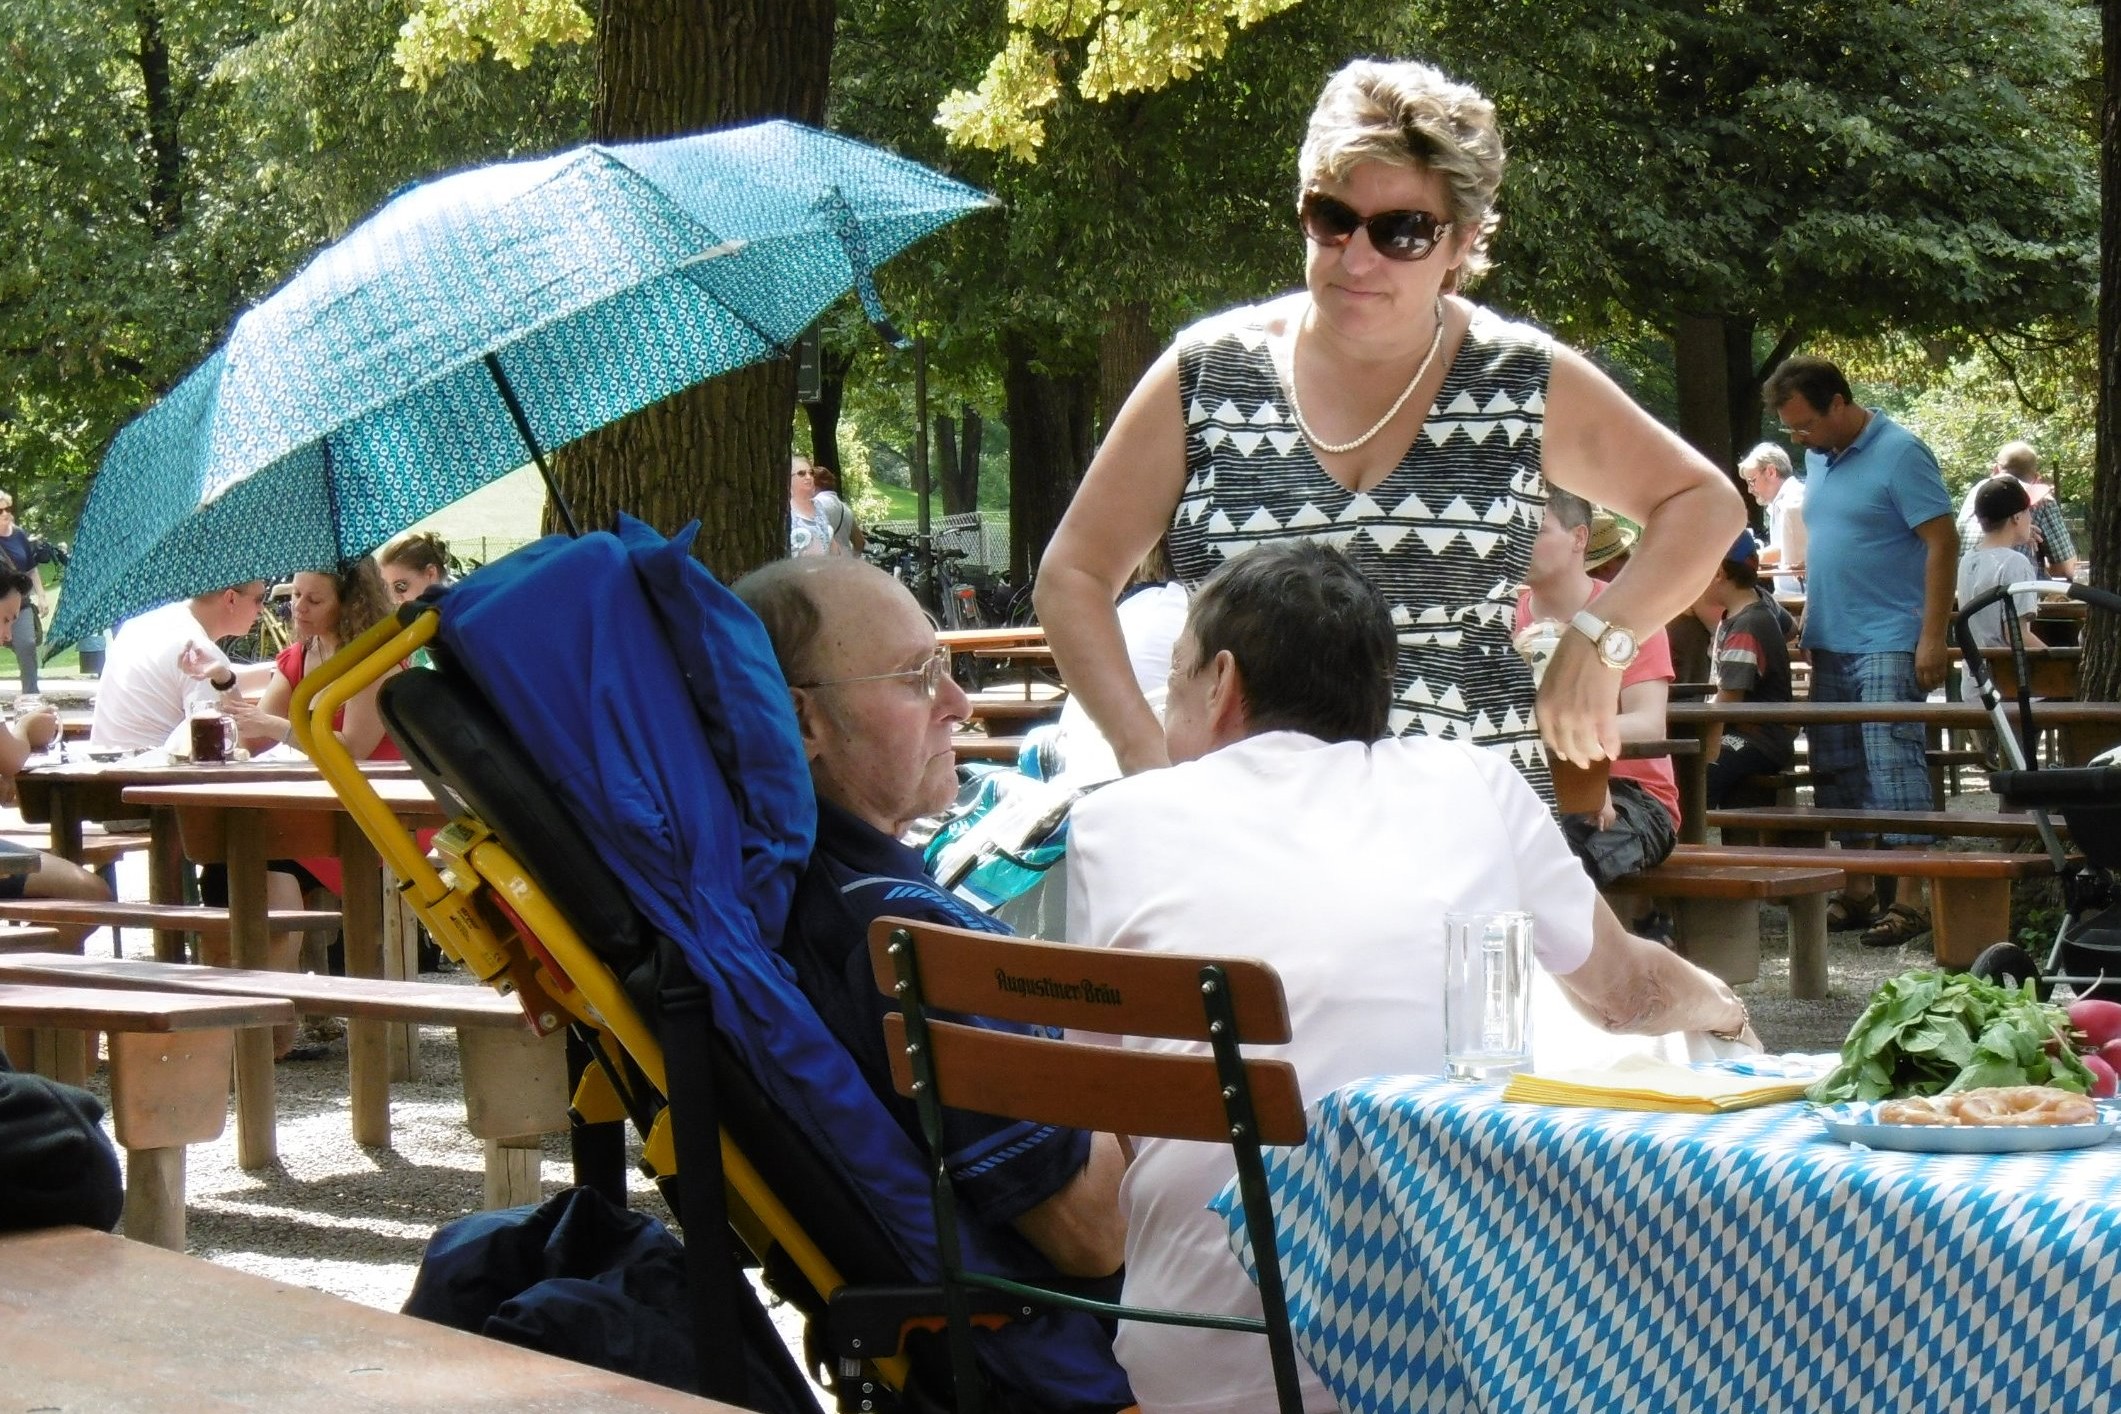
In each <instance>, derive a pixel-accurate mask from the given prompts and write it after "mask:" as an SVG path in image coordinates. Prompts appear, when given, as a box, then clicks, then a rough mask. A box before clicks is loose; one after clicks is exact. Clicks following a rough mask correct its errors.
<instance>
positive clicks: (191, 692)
mask: <svg viewBox="0 0 2121 1414" xmlns="http://www.w3.org/2000/svg"><path fill="white" fill-rule="evenodd" d="M265 589H266V586H265V581H264V580H262V579H254V580H251V581H250V582H249V583H248V584H237V585H231V586H230V587H229V588H227V589H217V590H215V591H214V592H213V593H211V594H201V595H199V596H198V597H197V598H195V599H180V600H178V601H177V602H176V603H174V604H164V605H163V606H162V607H161V608H159V609H151V610H149V611H148V612H147V613H144V614H141V615H140V616H139V617H137V618H132V619H127V620H126V621H125V624H124V626H123V627H121V628H120V629H119V630H118V631H117V633H116V634H115V635H113V636H112V638H111V640H110V650H109V656H108V657H107V658H106V659H105V660H104V664H103V680H102V682H101V683H99V684H98V685H97V687H96V715H95V720H94V721H93V722H91V723H90V725H89V732H88V744H89V745H90V746H91V747H96V748H102V749H105V750H109V751H152V750H154V749H155V748H157V747H160V746H163V745H165V744H167V742H168V741H169V739H170V736H171V734H172V733H174V732H175V731H176V730H177V728H178V727H180V726H182V725H183V724H184V719H185V716H186V715H187V713H188V712H189V710H190V703H191V700H192V698H193V697H194V696H206V695H207V694H205V693H203V692H202V691H201V688H200V684H201V683H205V684H207V685H208V686H210V687H211V689H212V694H211V695H213V696H217V697H223V698H231V699H232V695H233V694H235V693H237V692H239V691H240V690H242V689H243V688H244V687H246V686H249V687H263V686H264V684H265V681H266V679H269V678H270V677H271V676H272V664H270V663H258V664H252V665H251V666H250V668H249V669H248V670H247V671H248V673H249V674H250V677H251V680H250V682H248V683H246V682H245V681H244V671H239V670H238V669H237V668H236V667H235V666H234V665H233V664H231V663H230V662H229V661H228V659H227V657H225V656H224V655H223V654H222V652H221V650H220V648H219V647H218V646H217V644H216V640H217V639H223V638H238V637H241V636H242V635H243V634H246V633H249V632H250V629H251V625H252V624H255V623H256V622H257V621H258V610H259V608H260V607H261V606H262V605H263V604H264V603H265Z"/></svg>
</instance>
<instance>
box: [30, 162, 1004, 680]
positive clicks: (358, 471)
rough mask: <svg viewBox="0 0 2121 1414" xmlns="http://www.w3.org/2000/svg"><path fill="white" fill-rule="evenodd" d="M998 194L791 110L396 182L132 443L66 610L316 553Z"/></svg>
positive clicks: (76, 620)
mask: <svg viewBox="0 0 2121 1414" xmlns="http://www.w3.org/2000/svg"><path fill="white" fill-rule="evenodd" d="M988 204H990V202H989V200H988V198H986V197H985V196H983V195H981V194H980V193H979V192H977V191H974V190H972V189H971V188H970V187H966V186H963V185H961V184H959V183H957V182H953V181H950V180H948V179H947V178H944V177H941V176H938V175H937V174H935V173H933V172H930V171H928V170H927V169H926V168H924V167H921V166H919V165H918V164H916V163H913V162H908V161H906V160H904V159H902V158H899V157H895V156H892V155H891V154H889V153H885V152H880V151H878V150H876V149H874V148H870V147H867V146H865V145H863V144H861V143H858V142H854V141H852V140H850V139H847V138H842V137H838V136H836V135H834V134H830V133H822V132H817V131H815V130H813V129H810V128H805V127H802V126H799V125H797V124H794V123H786V122H774V123H761V124H758V125H755V126H752V127H747V128H737V129H732V130H728V131H724V132H715V133H705V134H701V135H698V136H695V137H687V138H677V139H673V140H670V141H667V142H654V143H640V144H633V145H627V146H613V147H598V146H592V147H583V148H577V149H575V150H573V151H571V152H565V153H561V154H559V155H557V156H554V157H548V158H542V159H538V160H535V161H528V162H515V163H507V164H502V165H498V166H492V167H482V168H478V169H476V170H474V171H469V172H460V173H457V174H455V175H453V176H448V177H443V178H440V179H438V180H436V181H432V182H428V183H425V184H423V185H420V186H417V187H414V188H413V189H411V190H410V191H407V192H405V193H403V194H402V195H400V196H398V197H397V198H396V199H394V200H393V201H391V202H390V204H388V205H387V206H385V207H384V208H383V209H382V210H381V211H379V212H377V213H376V214H375V215H374V216H372V217H370V218H369V219H368V220H367V221H366V222H364V223H363V224H362V225H360V226H358V227H356V228H355V229H354V230H353V231H351V232H349V233H348V234H347V235H346V237H345V238H344V239H342V240H340V241H339V242H338V243H337V244H336V245H334V246H332V247H331V248H330V249H328V250H326V251H325V252H324V253H323V254H321V255H319V256H318V257H317V258H316V259H315V260H313V261H312V262H310V264H309V265H308V266H307V267H305V268H304V269H303V270H302V271H301V272H300V273H299V274H297V275H296V276H295V277H294V278H293V279H292V280H290V281H289V282H288V283H287V284H286V286H284V287H283V288H282V289H280V290H279V291H278V292H277V293H275V294H273V295H272V296H271V297H270V298H268V299H266V300H265V301H263V302H262V303H261V304H259V305H258V306H257V307H256V308H254V309H252V310H251V311H250V312H249V313H247V314H245V315H244V316H243V317H242V318H241V319H239V320H238V321H237V322H236V324H235V327H234V328H233V330H232V331H231V332H230V334H229V338H228V342H227V344H226V345H225V346H224V347H223V348H222V349H221V350H219V351H218V352H216V353H215V354H214V355H213V356H212V357H211V358H209V359H208V360H207V361H206V362H205V363H204V364H202V365H201V366H200V367H199V368H198V369H196V370H195V371H194V372H193V373H192V374H191V376H190V377H188V378H186V379H185V380H184V382H182V383H181V384H179V385H178V386H177V387H176V388H175V389H174V390H172V391H171V392H170V394H169V395H168V396H167V397H166V398H164V399H163V400H162V402H161V403H160V404H158V405H157V406H156V407H154V408H153V409H151V410H150V411H148V412H147V413H146V414H144V415H142V416H141V417H139V418H137V419H135V420H134V421H133V422H132V423H131V424H130V425H128V426H127V427H126V428H125V429H124V430H123V431H122V432H120V433H119V434H118V437H117V439H116V441H114V442H113V443H112V445H111V449H110V453H109V455H108V456H106V457H105V459H104V462H103V465H102V467H101V469H100V470H99V472H98V473H97V476H96V480H95V483H94V485H93V486H92V488H91V490H90V494H89V500H88V505H87V507H86V509H85V510H84V511H83V513H82V517H81V525H80V531H79V535H78V537H77V539H76V542H75V546H74V555H73V564H72V567H71V569H70V571H69V573H68V576H67V585H66V594H65V595H64V596H63V598H62V599H61V602H60V612H59V618H58V622H57V623H55V624H54V625H53V630H52V631H53V635H54V637H55V638H56V639H58V640H61V641H66V640H71V639H72V638H75V637H78V636H79V635H80V634H82V633H84V632H88V631H91V630H94V629H97V628H101V627H104V626H106V625H108V624H110V623H112V622H114V621H115V620H117V619H119V618H121V617H124V616H125V615H127V614H131V613H135V612H137V611H139V610H141V609H146V608H150V607H153V606H154V605H157V604H163V603H167V602H169V601H170V600H172V599H178V598H183V597H185V596H188V595H191V594H196V593H201V592H204V591H207V590H211V589H217V588H220V587H222V586H224V585H229V584H235V583H240V582H243V581H245V580H250V579H256V578H261V577H268V576H277V575H284V574H287V573H291V572H293V571H295V570H301V569H321V568H327V567H329V566H331V565H332V564H334V563H335V562H336V561H337V560H338V559H339V558H341V557H342V556H346V555H354V554H362V553H365V552H367V551H369V550H371V549H373V548H374V547H375V546H377V545H379V544H381V543H382V542H383V541H384V540H386V539H388V538H389V537H391V536H392V535H395V534H396V533H397V532H398V531H400V530H403V529H404V528H405V527H406V526H408V525H410V524H412V523H413V522H414V521H416V520H419V519H420V518H421V517H423V516H426V515H428V514H430V513H432V512H434V511H436V510H439V509H440V508H441V507H443V506H445V505H448V504H449V503H450V502H452V501H455V500H458V499H460V498H462V497H463V496H466V495H468V494H470V493H471V492H472V491H475V490H477V489H478V488H479V487H480V486H482V485H484V484H486V483H487V482H488V481H491V480H493V479H494V478H495V477H497V476H500V475H502V474H503V473H506V472H508V471H512V470H514V469H515V468H516V467H518V466H522V465H524V464H526V463H527V462H528V461H529V460H530V456H529V452H528V449H527V448H526V447H525V446H524V442H523V437H522V435H521V433H520V432H519V431H518V430H517V428H516V425H515V422H514V420H513V419H512V418H511V417H510V415H509V413H508V409H507V405H506V403H505V402H504V401H503V400H502V397H501V394H500V391H499V388H498V386H497V384H496V382H495V380H494V378H493V377H492V375H491V374H490V373H489V371H488V369H487V367H486V364H485V359H486V357H487V355H489V354H490V355H493V356H494V357H495V358H496V360H497V361H498V362H499V363H500V365H501V367H502V370H503V372H504V373H505V375H506V377H507V380H508V382H509V384H510V385H511V386H512V387H513V388H514V390H515V392H516V395H517V396H518V397H519V398H520V400H521V402H522V405H523V408H524V412H525V414H526V418H527V421H528V422H529V424H530V428H531V431H532V434H533V435H534V436H535V438H536V440H537V442H538V445H539V446H540V447H541V448H546V449H549V448H552V447H557V446H561V445H563V444H565V443H567V442H571V441H573V440H574V439H576V438H577V437H580V436H583V435H584V434H585V433H588V432H590V431H593V430H594V429H596V428H598V427H601V426H603V425H604V424H605V423H607V422H610V421H613V420H614V419H616V418H619V417H623V416H625V415H626V414H627V413H629V412H632V411H633V410H634V409H636V408H640V407H645V406H646V405H648V404H649V403H652V402H655V401H657V400H659V399H661V398H665V397H668V396H669V395H670V394H672V393H675V392H677V391H679V390H681V389H683V388H686V387H689V386H691V385H692V384H694V383H698V382H700V381H702V380H704V379H707V378H711V377H714V376H715V375H716V374H719V373H725V372H727V371H729V370H730V369H733V368H738V367H741V366H742V365H744V364H747V363H752V362H755V361H757V360H759V359H763V358H769V357H772V356H774V355H776V354H779V353H784V352H785V351H786V350H787V349H788V347H789V346H790V344H791V343H792V342H793V340H794V339H795V338H796V336H797V335H798V334H800V333H801V332H802V330H803V329H804V328H806V327H807V326H808V325H809V324H810V322H811V321H812V320H813V319H815V318H816V317H817V315H818V314H819V313H820V312H821V311H822V310H823V309H824V308H825V306H826V305H828V304H830V303H831V302H832V301H833V300H834V299H836V298H838V297H839V296H840V295H841V294H842V293H843V292H845V291H846V290H848V289H849V288H854V289H856V290H858V291H859V293H860V294H861V296H862V300H863V304H864V306H865V307H866V308H867V309H868V310H869V311H870V313H871V314H872V316H873V317H875V318H877V319H879V320H881V318H882V313H883V310H882V306H881V304H879V303H878V301H877V299H876V290H875V286H874V283H873V281H872V278H871V275H872V271H873V269H874V267H875V266H877V265H880V264H881V263H883V262H884V261H886V260H888V259H890V258H891V257H892V256H894V255H896V254H897V253H898V252H900V251H901V250H903V249H904V248H905V247H906V246H908V245H910V244H911V243H912V242H914V241H916V240H918V239H920V238H921V237H922V236H925V235H927V234H929V233H930V232H932V231H934V230H936V229H937V228H939V227H940V226H942V225H944V224H945V223H947V222H949V221H951V220H954V219H956V218H957V217H958V216H960V215H962V214H964V213H965V212H967V211H971V210H974V209H977V208H978V207H980V206H983V205H988Z"/></svg>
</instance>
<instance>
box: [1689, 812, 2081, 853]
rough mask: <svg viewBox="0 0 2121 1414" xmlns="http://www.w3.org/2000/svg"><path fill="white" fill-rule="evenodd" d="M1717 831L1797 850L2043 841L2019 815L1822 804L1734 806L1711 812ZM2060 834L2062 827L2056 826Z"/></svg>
mask: <svg viewBox="0 0 2121 1414" xmlns="http://www.w3.org/2000/svg"><path fill="white" fill-rule="evenodd" d="M1709 825H1710V827H1711V828H1712V829H1719V830H1722V831H1723V832H1724V836H1723V840H1724V843H1725V844H1730V845H1736V844H1750V843H1752V841H1751V840H1738V839H1733V838H1731V833H1732V832H1733V831H1743V832H1745V833H1747V834H1756V835H1773V836H1776V837H1778V838H1779V839H1780V840H1781V841H1782V842H1783V843H1786V844H1793V845H1824V844H1825V843H1826V842H1827V836H1828V835H1830V834H1837V833H1843V832H1851V831H1853V832H1860V833H1866V834H1903V835H1944V836H1947V837H1950V838H1954V839H1963V838H1970V839H1992V840H2031V839H2038V838H2039V837H2040V831H2039V829H2038V827H2036V826H2035V825H2034V823H2033V817H2032V816H2030V815H2028V814H2025V813H2024V812H2022V811H2016V810H1836V809H1833V808H1831V807H1828V806H1823V805H1757V806H1731V807H1726V808H1725V809H1722V810H1711V811H1710V812H1709ZM2055 828H2056V830H2058V831H2060V830H2062V829H2063V826H2062V824H2061V822H2060V821H2057V822H2055Z"/></svg>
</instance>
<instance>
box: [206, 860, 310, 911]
mask: <svg viewBox="0 0 2121 1414" xmlns="http://www.w3.org/2000/svg"><path fill="white" fill-rule="evenodd" d="M265 870H266V872H267V873H269V874H291V875H293V876H294V879H295V882H296V883H298V884H300V885H301V886H302V892H303V894H305V895H307V894H311V893H314V892H315V891H316V890H318V889H321V888H323V887H324V881H323V880H321V879H319V878H318V877H317V876H316V875H314V874H312V873H310V872H309V871H308V870H307V869H305V868H303V867H302V862H301V861H300V860H298V859H268V860H266V861H265ZM199 902H201V903H203V904H207V905H209V906H211V907H213V908H226V907H228V866H227V865H226V864H202V865H200V866H199Z"/></svg>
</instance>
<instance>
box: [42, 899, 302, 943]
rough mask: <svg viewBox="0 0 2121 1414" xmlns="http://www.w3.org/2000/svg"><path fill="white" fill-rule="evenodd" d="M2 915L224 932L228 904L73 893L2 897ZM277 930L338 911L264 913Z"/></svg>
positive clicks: (65, 924) (64, 923) (69, 923)
mask: <svg viewBox="0 0 2121 1414" xmlns="http://www.w3.org/2000/svg"><path fill="white" fill-rule="evenodd" d="M0 919H12V920H14V921H15V922H18V923H42V924H46V925H57V926H59V927H62V928H164V929H169V930H172V931H175V932H180V933H201V934H205V935H207V936H210V937H216V938H225V937H227V936H228V927H229V924H228V910H227V909H225V908H208V907H205V906H204V905H200V904H181V903H124V902H117V903H89V902H85V901H81V900H75V899H43V898H39V899H0ZM266 919H267V921H268V922H269V923H270V924H271V927H272V931H273V932H275V933H302V932H307V931H308V930H309V929H311V928H336V927H338V926H339V915H338V914H337V913H333V912H329V911H326V910H323V909H313V908H300V909H295V908H290V909H280V910H277V911H274V912H272V913H268V914H267V915H266Z"/></svg>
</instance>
